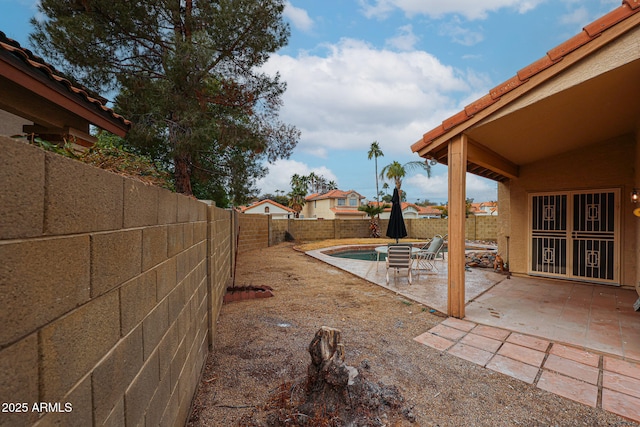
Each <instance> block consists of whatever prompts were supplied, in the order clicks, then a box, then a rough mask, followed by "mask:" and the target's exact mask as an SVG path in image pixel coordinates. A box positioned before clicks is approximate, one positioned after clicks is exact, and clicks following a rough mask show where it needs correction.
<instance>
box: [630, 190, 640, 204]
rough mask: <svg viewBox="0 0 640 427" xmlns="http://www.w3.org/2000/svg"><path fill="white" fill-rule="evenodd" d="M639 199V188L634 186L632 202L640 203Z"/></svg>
mask: <svg viewBox="0 0 640 427" xmlns="http://www.w3.org/2000/svg"><path fill="white" fill-rule="evenodd" d="M638 200H640V194H638V189H637V188H634V189H633V191H632V192H631V202H632V203H638Z"/></svg>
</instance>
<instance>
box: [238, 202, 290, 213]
mask: <svg viewBox="0 0 640 427" xmlns="http://www.w3.org/2000/svg"><path fill="white" fill-rule="evenodd" d="M265 204H270V205H273V206H277V207H279V208H280V209H284V210H285V211H287V212H295V211H294V210H293V209H291V208H289V207H287V206H285V205H281V204H280V203H278V202H274V201H273V200H271V199H264V200H260V201H259V202H256V203H253V204H251V205H249V206H240V210H241V211H242V212H245V211H246V210H247V209H251V208H255V207H257V206H260V205H265Z"/></svg>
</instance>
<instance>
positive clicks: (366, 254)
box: [324, 244, 495, 261]
mask: <svg viewBox="0 0 640 427" xmlns="http://www.w3.org/2000/svg"><path fill="white" fill-rule="evenodd" d="M447 249H448V248H447V245H446V244H445V246H444V247H443V248H442V250H441V251H440V253H439V254H438V258H444V254H443V252H447ZM465 249H466V250H467V251H472V250H482V251H492V252H493V251H495V248H487V247H481V246H474V245H467V246H466V248H465ZM324 253H325V254H327V255H330V256H333V257H337V258H347V259H356V260H362V261H376V260H378V252H376V250H375V247H371V246H356V247H350V248H346V247H343V248H339V249H333V250H330V251H326V252H324ZM386 259H387V254H386V253H380V261H384V260H386Z"/></svg>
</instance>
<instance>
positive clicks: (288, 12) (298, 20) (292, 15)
mask: <svg viewBox="0 0 640 427" xmlns="http://www.w3.org/2000/svg"><path fill="white" fill-rule="evenodd" d="M283 15H284V16H285V18H287V19H289V20H290V21H291V23H292V24H293V26H294V27H296V28H297V29H299V30H300V31H311V29H312V28H313V19H311V18H310V17H309V14H308V13H307V11H306V10H304V9H301V8H299V7H295V6H294V5H292V4H291V2H286V3H285V7H284V13H283Z"/></svg>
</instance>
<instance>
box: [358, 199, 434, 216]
mask: <svg viewBox="0 0 640 427" xmlns="http://www.w3.org/2000/svg"><path fill="white" fill-rule="evenodd" d="M369 204H370V205H372V206H376V205H377V204H378V202H373V201H372V202H369ZM380 204H381V205H387V207H386V208H385V209H384V211H385V212H389V211H391V203H386V202H380ZM400 207H401V208H402V210H403V211H404V210H405V209H407V208H408V207H412V208H414V209H415V210H416V211H418V213H419V214H423V215H429V214H436V215H440V214H441V213H442V211H440V210H439V209H436V208H434V207H433V206H418V205H416V204H414V203H409V202H401V203H400Z"/></svg>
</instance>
